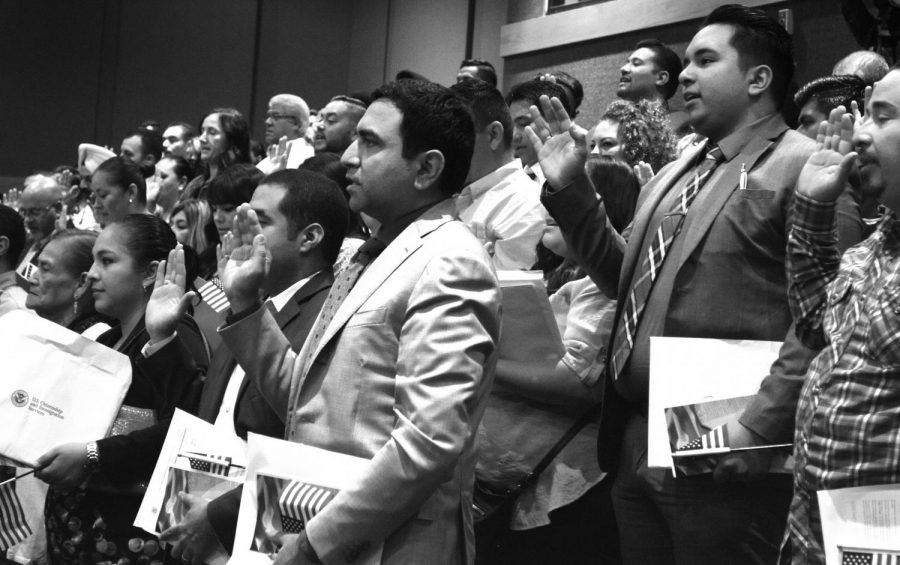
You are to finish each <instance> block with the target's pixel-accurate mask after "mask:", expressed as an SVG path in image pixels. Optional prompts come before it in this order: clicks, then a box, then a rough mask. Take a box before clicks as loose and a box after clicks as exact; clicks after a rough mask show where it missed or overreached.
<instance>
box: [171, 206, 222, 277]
mask: <svg viewBox="0 0 900 565" xmlns="http://www.w3.org/2000/svg"><path fill="white" fill-rule="evenodd" d="M169 225H170V226H172V231H173V232H174V233H175V239H177V240H178V243H181V244H182V245H186V246H188V247H190V248H192V249H193V250H194V252H195V253H196V254H197V261H198V268H197V271H198V273H197V274H198V275H199V276H200V278H202V279H208V278H210V277H212V276H213V275H214V274H215V273H216V268H217V267H216V245H218V244H219V232H218V230H216V224H215V222H213V215H212V208H210V206H209V204H208V203H207V202H206V201H205V200H194V199H188V200H184V201H182V202H179V203H178V204H176V205H175V208H173V209H172V217H171V219H170V220H169Z"/></svg>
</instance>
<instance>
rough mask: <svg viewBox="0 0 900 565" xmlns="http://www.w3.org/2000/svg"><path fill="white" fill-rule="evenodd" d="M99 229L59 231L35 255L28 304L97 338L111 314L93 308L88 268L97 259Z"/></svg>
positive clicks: (51, 319)
mask: <svg viewBox="0 0 900 565" xmlns="http://www.w3.org/2000/svg"><path fill="white" fill-rule="evenodd" d="M96 240H97V233H96V232H92V231H83V230H64V231H61V232H56V233H55V234H53V236H51V237H50V239H49V240H48V241H47V243H46V244H45V245H44V247H43V249H41V251H40V253H38V255H37V257H36V258H35V264H36V265H37V268H36V269H33V270H32V273H31V277H29V279H28V284H29V285H30V288H29V289H28V298H27V299H26V300H25V306H27V307H28V308H31V309H32V310H34V311H35V312H37V314H38V316H40V317H42V318H46V319H48V320H50V321H51V322H55V323H57V324H59V325H61V326H65V327H66V328H68V329H70V330H72V331H73V332H76V333H81V334H83V335H85V336H87V337H90V338H95V337H97V336H98V335H100V334H101V333H103V332H104V331H106V330H108V329H109V327H110V326H109V324H108V322H109V321H110V320H109V318H107V317H105V316H103V315H101V314H98V313H97V311H96V310H95V309H94V297H93V295H92V294H91V292H90V285H89V284H88V282H87V272H88V270H89V269H90V268H91V265H92V264H93V262H94V256H93V254H92V249H93V247H94V242H95V241H96Z"/></svg>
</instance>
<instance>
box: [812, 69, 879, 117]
mask: <svg viewBox="0 0 900 565" xmlns="http://www.w3.org/2000/svg"><path fill="white" fill-rule="evenodd" d="M865 91H866V81H864V80H863V79H861V78H860V77H858V76H856V75H838V76H825V77H819V78H817V79H813V80H812V81H810V82H808V83H806V84H805V85H803V88H801V89H800V90H798V91H797V94H795V95H794V103H795V104H796V105H797V107H798V108H803V106H804V105H806V103H807V102H809V101H810V100H812V99H815V101H816V105H817V106H818V109H819V111H820V112H822V113H823V114H826V115H827V114H828V113H829V112H831V111H832V110H833V109H835V108H837V107H838V106H844V108H846V109H847V110H848V111H849V110H850V103H851V102H853V101H854V100H856V102H857V103H858V104H859V105H860V108H862V105H863V104H864V101H863V97H864V94H865Z"/></svg>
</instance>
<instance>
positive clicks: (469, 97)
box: [450, 80, 513, 147]
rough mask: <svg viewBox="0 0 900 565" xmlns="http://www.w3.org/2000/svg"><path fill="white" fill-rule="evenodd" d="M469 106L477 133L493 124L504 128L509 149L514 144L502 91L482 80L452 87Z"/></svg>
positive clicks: (463, 82) (510, 119)
mask: <svg viewBox="0 0 900 565" xmlns="http://www.w3.org/2000/svg"><path fill="white" fill-rule="evenodd" d="M450 90H452V91H453V92H455V93H457V94H458V95H459V96H460V97H461V98H462V99H463V100H464V101H465V102H466V104H467V105H468V106H469V111H471V112H472V119H473V120H475V131H476V132H480V131H484V129H485V128H486V127H488V126H489V125H490V124H491V123H493V122H499V123H500V125H501V126H503V143H504V145H506V146H507V147H509V145H510V144H512V135H513V131H512V130H513V126H512V118H511V117H510V115H509V106H507V105H506V101H505V100H504V99H503V95H502V94H500V91H499V90H497V89H496V88H494V87H493V86H491V85H490V84H488V83H487V82H484V81H481V80H464V81H462V82H458V83H456V84H454V85H453V86H451V87H450Z"/></svg>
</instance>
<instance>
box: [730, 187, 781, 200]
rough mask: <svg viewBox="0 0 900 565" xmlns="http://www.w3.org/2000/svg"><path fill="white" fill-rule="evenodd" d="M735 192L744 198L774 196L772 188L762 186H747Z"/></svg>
mask: <svg viewBox="0 0 900 565" xmlns="http://www.w3.org/2000/svg"><path fill="white" fill-rule="evenodd" d="M737 192H738V195H739V196H740V198H743V199H745V200H771V199H773V198H775V191H774V190H766V189H764V188H747V189H745V190H738V191H737Z"/></svg>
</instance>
